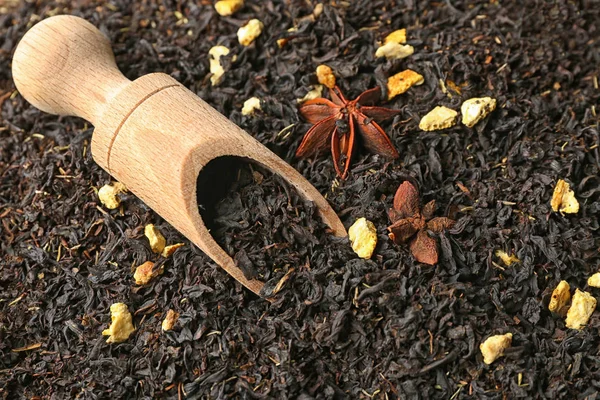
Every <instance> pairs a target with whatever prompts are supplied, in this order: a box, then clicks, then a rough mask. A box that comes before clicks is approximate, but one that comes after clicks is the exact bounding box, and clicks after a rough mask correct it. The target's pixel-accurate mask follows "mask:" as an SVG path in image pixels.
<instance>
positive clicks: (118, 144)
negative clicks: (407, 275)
mask: <svg viewBox="0 0 600 400" xmlns="http://www.w3.org/2000/svg"><path fill="white" fill-rule="evenodd" d="M13 77H14V80H15V84H16V85H17V89H18V90H19V92H20V93H21V94H22V95H23V96H24V97H25V98H26V99H27V100H28V101H29V102H31V103H32V104H33V105H34V106H36V107H38V108H39V109H41V110H44V111H46V112H49V113H52V114H59V115H74V116H79V117H82V118H85V119H86V120H88V121H90V122H91V123H92V124H93V125H94V126H95V131H94V135H93V138H92V154H93V157H94V160H96V162H98V164H99V165H100V166H102V168H104V169H105V170H106V171H108V172H109V173H110V174H111V175H112V176H113V177H115V179H117V180H118V181H120V182H122V183H124V184H125V185H126V186H127V187H128V188H129V190H131V192H133V193H134V194H135V195H136V196H138V197H139V198H140V199H142V200H143V201H144V202H145V203H146V204H147V205H148V206H150V207H151V208H152V209H153V210H154V211H156V212H157V213H158V214H159V215H161V216H162V217H163V218H164V219H165V220H166V221H168V222H169V223H170V224H171V225H173V226H174V227H175V228H176V229H178V230H179V231H180V232H181V233H183V234H184V235H185V236H186V237H187V238H188V239H190V240H191V241H192V242H193V243H195V244H196V245H197V246H198V247H199V248H200V249H202V251H204V252H205V253H206V254H207V255H208V256H209V257H211V258H212V260H214V261H215V262H216V263H217V264H218V265H220V266H221V267H223V268H224V269H225V270H226V271H227V272H228V273H229V274H230V275H231V276H233V277H234V278H235V279H236V280H238V281H239V282H240V283H241V284H242V285H244V286H246V287H247V288H248V289H250V290H252V291H253V292H254V293H257V294H258V293H259V292H260V289H261V288H262V286H263V283H262V282H260V281H257V280H247V279H246V278H244V275H243V273H242V271H241V270H240V269H238V268H237V267H236V266H235V264H234V262H233V260H232V258H231V257H230V256H229V255H228V254H227V253H226V252H225V251H224V250H223V249H222V248H221V247H220V246H219V245H218V244H217V243H216V242H215V240H214V239H213V237H212V236H211V234H210V232H208V230H207V229H206V226H205V224H204V221H202V218H201V216H200V214H199V211H198V204H197V202H196V191H197V190H211V188H210V187H202V188H197V187H196V179H197V177H198V174H199V173H200V171H201V170H202V168H203V167H204V166H205V165H206V164H207V163H208V162H210V161H211V160H213V159H215V158H217V157H220V156H227V155H230V156H240V157H246V158H249V159H251V160H254V161H255V162H257V163H259V164H261V165H262V166H264V167H266V168H267V169H269V170H271V171H272V172H274V173H276V174H278V175H280V176H282V177H283V178H284V179H285V180H286V181H287V182H288V183H289V184H291V185H292V186H293V187H295V188H296V190H297V191H298V192H299V193H300V195H301V196H303V197H304V198H306V199H308V200H311V201H313V202H314V203H315V204H316V205H317V207H318V208H319V210H320V213H321V216H322V218H323V221H324V222H325V223H326V224H328V225H329V226H330V227H331V229H332V231H333V232H334V234H336V235H338V236H345V235H346V231H345V229H344V226H343V225H342V223H341V221H340V220H339V218H338V217H337V215H336V214H335V212H334V211H333V209H332V208H331V207H330V206H329V204H328V203H327V200H325V199H324V198H323V196H321V194H320V193H319V192H318V191H317V190H316V189H315V188H314V187H313V186H312V185H311V184H310V183H309V182H308V181H307V180H306V179H304V177H302V175H301V174H299V173H298V172H297V171H296V170H295V169H294V168H292V167H291V166H290V165H288V164H287V163H286V162H285V161H283V160H282V159H280V158H279V157H277V156H276V155H275V154H274V153H273V152H271V151H270V150H268V149H267V148H266V147H264V146H263V145H261V144H260V143H259V142H258V141H256V140H255V139H254V138H252V137H251V136H249V135H248V134H247V133H246V132H244V131H243V130H241V129H240V128H239V127H237V126H236V125H235V124H233V123H232V122H230V121H229V120H228V119H227V118H225V117H224V116H223V115H221V114H220V113H219V112H217V111H216V110H215V109H213V108H212V107H210V106H209V105H208V104H207V103H205V102H204V101H202V100H201V99H200V98H198V97H197V96H196V95H194V94H193V93H192V92H191V91H189V90H188V89H186V88H185V87H183V86H182V85H181V84H179V83H178V82H177V81H175V80H174V79H173V78H171V77H169V76H168V75H165V74H160V73H157V74H150V75H146V76H142V77H141V78H138V79H136V80H135V81H133V82H131V81H129V80H128V79H126V78H125V77H124V76H123V75H122V74H121V73H120V71H119V70H118V69H117V67H116V64H115V62H114V56H113V54H112V51H111V49H110V43H109V41H108V39H107V38H106V37H105V36H104V35H103V34H102V33H101V32H100V31H98V30H97V29H96V28H95V27H94V26H93V25H92V24H90V23H88V22H87V21H85V20H83V19H81V18H78V17H73V16H55V17H51V18H48V19H46V20H44V21H42V22H40V23H38V24H37V25H35V26H34V27H33V28H32V29H31V30H30V31H29V32H28V33H27V34H26V35H25V36H24V38H23V39H22V40H21V42H20V43H19V45H18V47H17V50H16V52H15V55H14V59H13Z"/></svg>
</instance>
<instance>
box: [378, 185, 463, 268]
mask: <svg viewBox="0 0 600 400" xmlns="http://www.w3.org/2000/svg"><path fill="white" fill-rule="evenodd" d="M419 203H420V201H419V192H418V191H417V189H416V188H415V187H414V186H413V184H412V183H410V182H408V181H406V182H404V183H402V185H400V187H399V188H398V190H397V191H396V195H395V196H394V207H393V208H391V209H390V210H389V213H388V214H389V217H390V220H391V221H392V225H390V226H389V227H388V231H389V232H390V234H389V236H390V239H392V240H393V241H394V243H396V244H401V243H406V242H408V241H410V251H411V253H412V254H413V256H414V257H415V259H416V260H417V261H418V262H422V263H425V264H429V265H434V264H436V263H437V262H438V247H437V241H436V240H435V239H434V238H432V237H431V236H429V234H428V233H427V231H431V232H433V233H442V231H444V230H445V229H449V228H451V227H452V226H453V225H454V221H453V220H451V219H450V218H446V217H436V218H433V213H434V211H435V200H432V201H430V202H429V203H427V204H425V205H424V206H423V208H422V209H421V208H420V207H419Z"/></svg>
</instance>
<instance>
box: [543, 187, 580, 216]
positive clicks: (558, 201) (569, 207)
mask: <svg viewBox="0 0 600 400" xmlns="http://www.w3.org/2000/svg"><path fill="white" fill-rule="evenodd" d="M550 205H551V206H552V210H554V211H555V212H556V211H560V212H561V213H565V214H575V213H577V212H578V211H579V202H578V201H577V199H576V198H575V192H573V191H572V190H571V187H570V185H569V184H568V183H567V182H565V181H564V180H562V179H559V180H558V182H557V183H556V187H555V188H554V193H553V194H552V200H551V201H550Z"/></svg>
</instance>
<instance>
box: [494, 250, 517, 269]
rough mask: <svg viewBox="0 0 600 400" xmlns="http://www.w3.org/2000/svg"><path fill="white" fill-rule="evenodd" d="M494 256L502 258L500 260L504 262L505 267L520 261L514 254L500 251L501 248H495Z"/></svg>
mask: <svg viewBox="0 0 600 400" xmlns="http://www.w3.org/2000/svg"><path fill="white" fill-rule="evenodd" d="M496 257H498V258H500V259H501V260H502V262H503V263H504V265H506V266H507V267H510V266H511V265H513V264H514V263H518V262H520V261H521V260H519V258H518V257H517V256H515V255H514V254H510V255H509V254H508V253H507V252H505V251H502V250H496Z"/></svg>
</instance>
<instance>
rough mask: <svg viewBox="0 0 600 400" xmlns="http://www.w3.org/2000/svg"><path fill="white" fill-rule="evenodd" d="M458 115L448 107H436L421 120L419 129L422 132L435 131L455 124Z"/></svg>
mask: <svg viewBox="0 0 600 400" xmlns="http://www.w3.org/2000/svg"><path fill="white" fill-rule="evenodd" d="M457 116H458V113H457V112H456V111H454V110H452V109H450V108H448V107H444V106H437V107H436V108H434V109H433V110H431V111H429V113H428V114H427V115H426V116H424V117H423V118H422V119H421V122H420V123H419V128H420V129H422V130H424V131H437V130H439V129H446V128H450V127H452V126H454V125H455V124H456V117H457Z"/></svg>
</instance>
